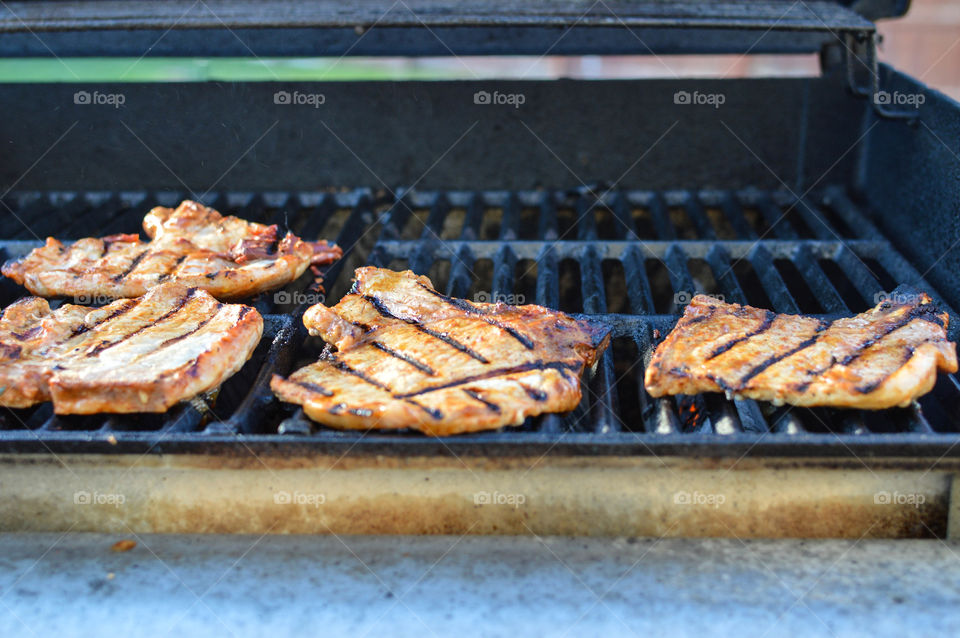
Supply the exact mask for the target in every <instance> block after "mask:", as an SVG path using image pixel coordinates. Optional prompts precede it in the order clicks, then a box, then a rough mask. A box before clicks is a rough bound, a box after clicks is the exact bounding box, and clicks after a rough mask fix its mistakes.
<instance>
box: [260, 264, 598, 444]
mask: <svg viewBox="0 0 960 638" xmlns="http://www.w3.org/2000/svg"><path fill="white" fill-rule="evenodd" d="M304 324H306V326H307V328H308V329H309V330H310V333H311V334H313V335H319V336H321V337H323V339H324V340H325V341H326V342H327V344H328V346H330V347H333V348H336V352H335V353H332V352H328V353H327V355H326V356H325V357H324V358H323V359H321V360H320V361H318V362H316V363H313V364H310V365H308V366H306V367H304V368H301V369H300V370H297V371H296V372H294V373H293V374H292V375H291V376H290V377H289V378H287V379H284V378H282V377H279V376H274V378H273V381H272V383H271V387H272V388H273V391H274V392H275V393H276V394H277V396H278V397H280V399H282V400H284V401H287V402H290V403H297V404H300V405H302V406H303V409H304V412H306V414H307V415H308V416H309V417H310V418H312V419H314V420H315V421H318V422H320V423H323V424H326V425H330V426H333V427H337V428H345V429H371V428H383V429H396V428H414V429H417V430H421V431H423V432H425V433H428V434H433V435H448V434H457V433H461V432H470V431H476V430H486V429H494V428H499V427H501V426H505V425H519V424H520V423H522V422H523V420H524V418H525V417H527V416H531V415H536V414H541V413H544V412H563V411H568V410H572V409H573V408H575V407H576V406H577V404H579V402H580V398H581V391H580V375H581V374H582V373H583V370H584V367H585V366H590V365H593V363H594V362H595V361H596V359H597V357H599V355H600V353H602V352H603V349H604V348H605V347H606V346H607V343H608V340H609V329H608V328H606V327H605V326H601V325H597V324H595V323H592V322H587V321H578V320H575V319H573V318H571V317H569V316H567V315H565V314H564V313H562V312H557V311H554V310H548V309H547V308H542V307H540V306H533V305H529V306H508V305H506V304H503V303H496V304H491V303H471V302H469V301H465V300H463V299H456V298H453V297H448V296H446V295H443V294H441V293H439V292H437V291H436V290H434V288H433V285H432V284H431V282H430V280H429V279H428V278H427V277H423V276H418V275H415V274H414V273H413V272H411V271H409V270H408V271H405V272H401V273H398V272H393V271H390V270H385V269H379V268H360V269H358V270H357V271H356V276H355V283H354V286H353V290H352V291H351V294H349V295H347V296H345V297H344V298H343V299H342V300H341V301H340V303H338V304H337V305H336V306H334V307H333V308H327V307H326V306H323V305H316V306H312V307H311V308H309V309H308V310H307V312H306V314H305V315H304Z"/></svg>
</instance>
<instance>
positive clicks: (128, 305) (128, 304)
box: [70, 299, 140, 338]
mask: <svg viewBox="0 0 960 638" xmlns="http://www.w3.org/2000/svg"><path fill="white" fill-rule="evenodd" d="M124 302H125V303H124V305H123V307H122V308H118V309H117V310H115V311H113V312H111V313H110V314H109V315H107V316H106V317H104V318H103V319H101V320H100V321H98V322H96V323H95V324H93V325H91V326H88V325H86V324H84V325H82V326H79V327H78V328H76V329H75V330H74V331H73V332H72V333H70V337H71V338H73V337H76V336H77V335H81V334H83V333H84V332H87V331H88V330H93V329H94V328H96V327H97V326H99V325H101V324H103V323H106V322H108V321H110V320H111V319H116V318H117V317H119V316H120V315H122V314H124V313H126V312H129V311H131V310H133V308H134V307H135V306H137V304H139V303H140V299H125V300H124Z"/></svg>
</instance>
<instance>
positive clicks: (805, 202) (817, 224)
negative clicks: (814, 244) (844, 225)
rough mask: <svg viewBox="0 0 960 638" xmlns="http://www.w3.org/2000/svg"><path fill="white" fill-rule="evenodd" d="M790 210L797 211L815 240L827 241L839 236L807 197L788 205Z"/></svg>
mask: <svg viewBox="0 0 960 638" xmlns="http://www.w3.org/2000/svg"><path fill="white" fill-rule="evenodd" d="M790 206H791V209H792V210H795V211H797V212H798V213H799V214H800V217H801V218H802V219H803V221H804V223H805V224H806V225H807V226H808V227H809V228H810V230H811V231H812V232H813V234H814V236H815V237H816V238H817V239H823V240H826V241H829V240H831V239H837V238H839V237H840V235H839V234H838V233H837V231H836V229H835V228H833V226H831V225H830V223H829V222H828V221H827V218H826V216H825V215H824V214H823V212H822V211H820V210H818V209H817V208H816V207H815V206H814V205H813V203H812V202H811V201H810V199H809V198H807V197H802V198H800V199H798V200H795V201H794V202H793V203H791V204H790Z"/></svg>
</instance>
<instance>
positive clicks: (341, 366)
mask: <svg viewBox="0 0 960 638" xmlns="http://www.w3.org/2000/svg"><path fill="white" fill-rule="evenodd" d="M330 364H331V365H332V366H333V367H335V368H336V369H338V370H340V371H341V372H344V373H346V374H349V375H351V376H354V377H357V378H358V379H361V380H362V381H364V382H366V383H369V384H370V385H372V386H373V387H375V388H377V389H379V390H383V391H384V392H388V393H390V396H392V397H393V398H394V399H398V400H401V401H405V402H407V403H409V404H411V405H414V406H416V407H418V408H420V409H421V410H423V411H425V412H427V413H428V414H430V416H432V417H433V418H435V419H442V418H443V413H442V412H440V411H439V410H434V409H432V408H428V407H427V406H424V405H422V404H420V403H418V402H416V401H414V400H413V397H417V396H421V395H424V394H429V393H431V392H437V391H438V390H446V389H448V388H454V387H457V386H461V385H465V384H468V383H475V382H477V381H483V380H485V379H492V378H495V377H498V376H505V375H508V374H517V373H520V372H529V371H531V370H557V371H559V372H560V374H562V375H564V377H566V375H567V373H568V372H574V373H577V372H579V370H580V368H581V366H580V365H579V364H573V363H567V362H565V361H531V362H530V363H524V364H521V365H518V366H513V367H510V368H498V369H496V370H489V371H487V372H484V373H483V374H476V375H472V376H469V377H463V378H461V379H456V380H453V381H450V382H448V383H444V384H441V385H436V386H431V387H428V388H423V389H422V390H416V391H414V392H407V393H406V394H398V393H395V392H394V391H393V390H392V389H391V388H390V387H388V386H387V385H386V384H383V383H381V382H379V381H377V380H376V379H374V378H373V377H371V376H369V375H367V374H365V373H363V372H361V371H360V370H357V369H356V368H353V367H351V366H349V365H347V364H346V363H344V362H343V361H340V360H339V359H333V360H331V361H330ZM294 383H296V384H297V385H299V386H300V387H302V388H305V389H307V390H311V391H314V392H318V393H319V394H321V395H323V396H325V397H331V396H333V394H334V393H333V392H331V391H330V390H327V389H326V388H323V387H321V386H319V385H317V384H314V383H309V382H303V381H294ZM520 387H522V388H523V389H524V391H526V393H527V394H528V395H529V396H530V397H531V398H532V399H535V400H537V401H544V400H546V399H547V395H546V393H545V392H541V391H540V390H535V389H533V388H529V387H527V386H526V385H524V384H522V383H521V384H520ZM463 391H464V392H466V393H467V394H469V395H470V396H471V397H473V398H474V399H476V400H477V401H480V402H482V403H484V404H485V405H486V406H487V407H488V408H489V409H490V410H493V411H495V412H500V406H498V405H497V404H495V403H491V402H489V401H486V400H484V399H483V398H481V397H480V395H479V394H478V393H477V392H475V391H473V390H468V389H466V388H464V389H463Z"/></svg>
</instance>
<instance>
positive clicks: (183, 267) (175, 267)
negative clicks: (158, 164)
mask: <svg viewBox="0 0 960 638" xmlns="http://www.w3.org/2000/svg"><path fill="white" fill-rule="evenodd" d="M143 228H144V230H145V231H146V234H147V236H148V237H149V238H150V241H146V242H145V241H141V240H140V236H139V235H111V236H109V237H104V238H102V239H97V238H93V237H88V238H85V239H80V240H78V241H76V242H73V243H72V244H64V243H63V242H61V241H59V240H57V239H54V238H52V237H50V238H48V239H47V242H46V244H45V245H44V246H42V247H40V248H37V249H35V250H33V251H31V252H30V254H29V255H27V256H26V257H23V258H21V259H18V260H14V261H8V262H7V263H6V264H4V265H3V274H4V275H6V276H7V277H10V278H11V279H13V280H14V281H16V282H17V283H18V284H22V285H24V286H26V288H27V290H29V291H30V292H31V293H33V294H35V295H39V296H41V297H74V298H75V299H76V298H79V299H81V300H82V299H91V300H93V299H102V298H109V299H120V298H124V297H139V296H140V295H142V294H144V293H146V292H147V291H148V290H149V289H150V288H151V287H153V286H155V285H157V284H160V283H163V282H167V281H176V282H178V283H181V284H183V285H186V286H190V287H194V288H201V289H203V290H206V291H207V292H209V293H210V294H212V295H213V296H214V297H216V298H218V299H221V300H231V299H244V298H248V297H252V296H253V295H256V294H258V293H261V292H264V291H266V290H272V289H274V288H278V287H280V286H283V285H285V284H287V283H289V282H291V281H294V280H295V279H297V278H298V277H299V276H300V275H302V274H303V272H304V271H305V270H306V269H307V267H309V266H311V265H313V266H318V265H322V264H328V263H331V262H333V261H336V260H337V259H338V258H339V257H340V255H341V250H340V248H339V247H337V246H335V245H331V244H328V243H327V242H326V241H322V240H321V241H317V242H308V241H303V240H302V239H300V238H299V237H297V236H296V235H294V234H292V233H289V232H288V233H287V234H286V235H285V236H284V237H282V238H281V237H279V236H278V230H277V226H276V225H273V226H265V225H263V224H257V223H254V222H248V221H246V220H243V219H240V218H238V217H224V216H222V215H220V213H218V212H217V211H215V210H214V209H212V208H207V207H206V206H203V205H202V204H198V203H197V202H192V201H189V200H186V201H184V202H182V203H181V204H180V205H179V206H178V207H177V208H176V209H172V208H164V207H162V206H159V207H157V208H154V209H153V210H151V211H150V212H149V213H147V215H146V217H144V219H143Z"/></svg>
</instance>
